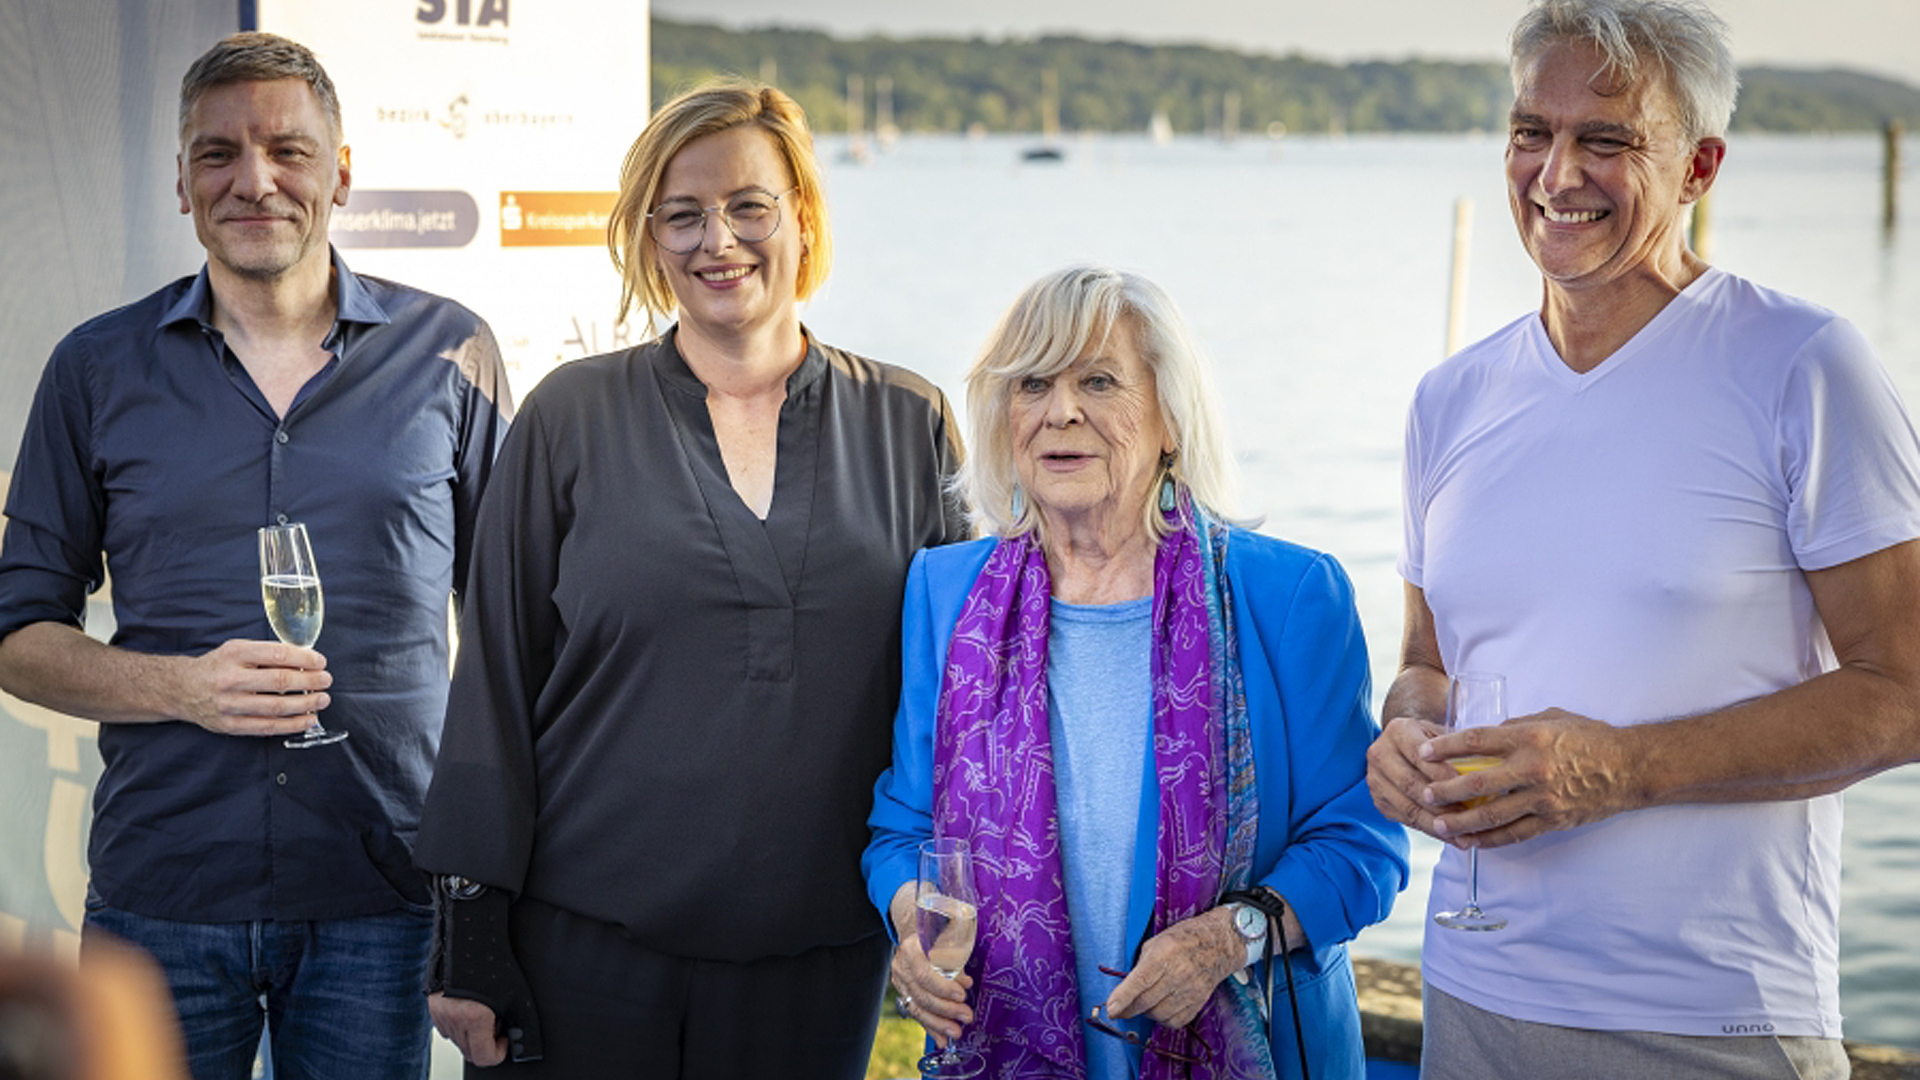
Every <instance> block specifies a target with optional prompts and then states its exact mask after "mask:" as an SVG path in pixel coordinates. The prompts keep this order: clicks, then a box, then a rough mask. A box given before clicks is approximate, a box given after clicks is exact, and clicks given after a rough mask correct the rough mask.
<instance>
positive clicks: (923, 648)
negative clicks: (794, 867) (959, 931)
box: [860, 551, 946, 936]
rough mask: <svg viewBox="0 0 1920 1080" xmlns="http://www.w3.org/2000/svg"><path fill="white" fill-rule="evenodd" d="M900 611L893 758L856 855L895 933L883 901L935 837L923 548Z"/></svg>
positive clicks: (929, 612) (933, 701)
mask: <svg viewBox="0 0 1920 1080" xmlns="http://www.w3.org/2000/svg"><path fill="white" fill-rule="evenodd" d="M902 609H903V613H902V616H901V652H902V655H901V676H902V678H901V686H900V705H899V708H898V709H897V710H896V711H895V712H894V718H893V764H892V766H891V767H890V768H888V769H887V770H886V771H885V772H883V773H881V774H880V779H879V781H878V782H877V783H875V784H874V787H873V813H872V814H871V815H870V816H869V817H868V818H867V825H868V827H870V828H871V829H872V830H873V838H872V840H870V841H869V842H868V844H867V850H866V852H865V853H864V854H863V855H862V856H861V857H860V869H861V871H862V872H863V873H864V874H865V875H866V878H867V895H868V897H870V898H871V899H872V900H873V906H874V907H876V908H878V909H879V910H880V916H881V921H882V922H884V923H886V924H887V933H888V935H889V936H891V935H892V934H893V933H894V926H893V920H892V918H891V917H889V914H888V911H887V907H888V905H889V904H890V903H891V902H892V900H893V894H894V893H895V892H898V891H899V889H900V886H901V885H903V884H905V883H906V882H908V881H911V880H913V878H914V876H915V875H916V874H918V873H919V850H920V842H921V841H923V840H926V839H929V838H931V837H932V836H933V724H934V713H935V711H936V708H937V706H938V704H939V696H940V678H941V669H942V667H943V664H942V658H943V657H944V656H945V652H946V650H945V647H944V646H945V642H944V641H936V640H935V638H936V637H937V636H938V635H937V633H936V631H935V628H934V625H933V623H934V614H933V604H932V597H931V595H930V590H929V586H928V574H927V553H926V552H924V551H922V552H920V553H919V554H917V555H915V556H914V557H913V565H912V566H911V567H909V568H908V570H907V589H906V599H905V601H904V603H903V604H902Z"/></svg>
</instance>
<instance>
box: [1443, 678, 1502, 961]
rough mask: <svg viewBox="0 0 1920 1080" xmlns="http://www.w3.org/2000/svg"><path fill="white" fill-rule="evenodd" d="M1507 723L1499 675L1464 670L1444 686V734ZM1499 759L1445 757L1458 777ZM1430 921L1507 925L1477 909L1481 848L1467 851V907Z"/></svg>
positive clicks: (1477, 800)
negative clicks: (1445, 698) (1445, 696)
mask: <svg viewBox="0 0 1920 1080" xmlns="http://www.w3.org/2000/svg"><path fill="white" fill-rule="evenodd" d="M1506 722H1507V680H1506V678H1505V677H1503V676H1500V675H1492V674H1488V673H1486V672H1479V671H1463V672H1461V673H1459V674H1458V675H1455V676H1454V677H1453V678H1452V680H1451V681H1450V682H1449V683H1448V684H1447V731H1448V732H1449V733H1451V732H1455V731H1465V730H1467V729H1468V728H1477V727H1492V726H1494V725H1497V724H1504V723H1506ZM1501 760H1502V759H1501V758H1497V757H1486V756H1484V755H1479V754H1476V755H1473V756H1471V757H1461V758H1448V759H1447V764H1449V765H1451V766H1453V768H1454V770H1455V771H1456V772H1458V773H1460V774H1461V775H1463V776H1464V775H1466V774H1467V773H1473V772H1479V771H1480V770H1481V769H1490V768H1492V767H1493V766H1495V765H1498V764H1500V762H1501ZM1492 799H1493V796H1491V795H1478V796H1475V797H1474V798H1471V799H1468V800H1466V801H1465V802H1464V803H1462V804H1461V806H1462V807H1464V808H1466V809H1469V810H1470V809H1472V808H1473V807H1476V806H1479V805H1481V804H1483V803H1486V802H1488V801H1490V800H1492ZM1433 921H1434V922H1437V923H1439V924H1440V925H1441V926H1444V927H1446V928H1447V929H1449V930H1498V929H1500V928H1502V927H1504V926H1506V925H1507V920H1506V917H1505V916H1503V915H1493V914H1489V913H1488V912H1486V911H1483V910H1481V907H1480V849H1479V848H1477V847H1471V848H1468V849H1467V906H1465V907H1463V908H1461V909H1460V910H1458V911H1442V912H1439V913H1438V914H1436V915H1434V917H1433Z"/></svg>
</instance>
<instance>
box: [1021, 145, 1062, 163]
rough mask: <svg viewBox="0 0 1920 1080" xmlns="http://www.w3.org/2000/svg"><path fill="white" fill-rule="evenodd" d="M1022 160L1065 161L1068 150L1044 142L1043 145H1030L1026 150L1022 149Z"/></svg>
mask: <svg viewBox="0 0 1920 1080" xmlns="http://www.w3.org/2000/svg"><path fill="white" fill-rule="evenodd" d="M1020 160H1021V161H1033V162H1048V161H1065V160H1067V152H1066V151H1065V150H1063V149H1061V148H1060V147H1058V146H1051V145H1044V144H1043V145H1041V146H1029V147H1027V148H1026V149H1025V150H1022V151H1020Z"/></svg>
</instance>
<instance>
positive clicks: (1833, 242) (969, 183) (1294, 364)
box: [804, 136, 1920, 1049]
mask: <svg viewBox="0 0 1920 1080" xmlns="http://www.w3.org/2000/svg"><path fill="white" fill-rule="evenodd" d="M1030 142H1031V140H1020V139H983V140H963V139H958V138H935V137H927V138H909V139H905V140H903V141H901V142H900V143H899V144H898V145H897V146H895V147H894V148H893V149H892V150H891V151H890V152H888V153H883V154H878V155H876V156H874V157H873V159H872V160H870V161H869V162H867V163H865V164H862V165H854V164H848V163H844V162H842V161H841V160H840V158H841V151H842V150H843V148H844V142H843V141H836V140H834V139H825V140H823V143H822V150H823V157H825V158H826V159H827V161H828V176H827V183H828V195H829V198H830V205H831V209H832V213H833V226H834V228H833V236H834V243H835V246H836V249H837V251H836V260H835V262H836V265H835V269H834V273H833V277H832V280H831V281H830V282H829V284H828V287H827V289H826V290H825V291H824V292H823V293H822V294H821V295H820V296H819V297H817V298H816V299H815V300H814V302H813V303H812V304H811V305H809V306H808V308H807V310H806V312H805V314H804V318H805V319H806V321H807V323H808V325H809V326H810V327H811V328H812V329H813V330H814V331H815V332H816V333H817V334H819V336H820V337H821V338H822V339H823V340H826V341H830V342H832V343H834V344H836V345H841V346H844V347H846V348H849V349H852V350H854V351H856V352H861V353H865V354H868V355H871V356H875V357H878V358H881V359H885V360H890V361H893V362H895V363H900V364H904V365H906V366H908V367H911V368H914V369H915V370H917V371H919V372H921V373H922V374H924V375H926V376H928V377H929V378H932V379H933V380H934V381H936V382H938V383H939V384H940V385H941V386H942V387H943V388H944V389H946V390H947V392H948V394H949V395H950V396H953V397H954V398H955V399H956V404H958V403H959V402H958V398H959V396H960V394H961V392H962V387H961V377H962V375H963V374H964V372H965V370H966V368H967V366H968V364H969V363H970V362H971V360H972V358H973V354H974V351H975V350H976V349H977V348H978V347H979V345H980V343H981V342H982V341H983V340H984V339H985V337H986V334H987V331H988V329H989V328H990V327H991V326H992V324H993V322H994V320H995V319H996V318H997V317H998V315H999V314H1000V312H1001V311H1002V310H1003V309H1004V308H1005V306H1006V305H1007V304H1008V303H1009V302H1010V301H1011V300H1012V299H1013V297H1014V295H1015V294H1016V293H1017V292H1018V291H1019V290H1020V289H1021V288H1022V287H1023V286H1025V285H1026V284H1027V283H1028V282H1030V281H1032V280H1033V279H1034V278H1036V277H1038V276H1039V275H1040V274H1042V273H1044V272H1046V271H1048V270H1051V269H1055V268H1057V267H1059V266H1062V265H1065V264H1067V263H1070V262H1079V261H1098V262H1106V263H1112V264H1114V265H1118V266H1120V267H1123V268H1125V269H1130V270H1136V271H1139V272H1141V273H1144V274H1146V275H1147V276H1148V277H1150V278H1152V279H1154V280H1155V281H1157V282H1158V283H1159V284H1160V285H1162V286H1163V287H1165V288H1166V289H1167V291H1168V292H1170V293H1171V294H1172V295H1173V297H1174V298H1175V299H1176V300H1177V301H1178V302H1179V303H1180V304H1181V306H1182V307H1183V308H1184V309H1185V311H1186V313H1187V315H1188V317H1189V319H1190V320H1191V322H1192V323H1193V326H1194V328H1195V330H1196V332H1197V334H1198V336H1199V339H1200V340H1201V342H1202V343H1203V345H1204V346H1205V348H1206V350H1207V351H1208V353H1209V354H1210V355H1211V356H1212V357H1213V358H1214V361H1215V363H1216V366H1217V368H1218V370H1219V376H1220V386H1221V389H1222V391H1223V393H1224V396H1225V398H1226V402H1227V411H1228V417H1229V420H1230V424H1231V432H1232V438H1233V442H1234V446H1235V449H1236V451H1237V452H1238V454H1239V456H1240V458H1241V461H1242V464H1243V468H1244V472H1245V480H1246V492H1245V494H1246V503H1247V505H1246V509H1248V510H1252V511H1255V512H1259V513H1262V514H1264V515H1265V516H1266V525H1265V528H1266V530H1267V531H1269V532H1272V533H1274V534H1276V535H1280V536H1284V537H1287V538H1289V539H1292V540H1296V541H1299V542H1301V543H1304V544H1308V545H1310V546H1313V547H1317V548H1321V549H1324V550H1327V551H1330V552H1332V553H1333V554H1335V555H1336V556H1337V557H1338V558H1339V559H1340V560H1341V562H1342V563H1344V564H1345V566H1346V568H1347V570H1348V572H1349V573H1350V574H1351V575H1352V577H1353V580H1354V585H1355V588H1356V590H1357V593H1358V596H1359V602H1360V607H1361V614H1362V617H1363V619H1364V620H1365V623H1366V627H1367V631H1368V637H1369V640H1370V642H1371V647H1372V656H1373V667H1374V682H1375V688H1376V693H1379V692H1381V691H1382V690H1383V689H1384V687H1385V686H1386V684H1387V682H1388V680H1389V679H1390V678H1391V674H1392V671H1393V665H1394V663H1395V661H1396V659H1397V647H1398V642H1399V635H1400V597H1401V583H1400V579H1399V577H1398V576H1397V575H1396V574H1395V573H1394V569H1393V562H1394V558H1395V556H1396V555H1397V553H1398V550H1399V543H1400V495H1399V458H1400V443H1401V427H1402V423H1403V421H1404V418H1405V410H1406V405H1407V401H1408V399H1409V397H1410V396H1411V394H1412V392H1413V387H1414V384H1415V382H1416V381H1417V380H1418V379H1419V377H1420V375H1421V374H1422V373H1423V372H1425V371H1426V370H1427V369H1428V368H1429V367H1431V366H1432V365H1433V364H1435V363H1437V362H1438V361H1439V360H1440V359H1441V354H1442V351H1443V347H1444V338H1445V324H1446V309H1447V282H1448V268H1449V264H1450V259H1451V254H1450V252H1451V243H1452V237H1453V215H1454V204H1455V201H1456V200H1457V199H1460V198H1466V199H1469V200H1471V201H1472V204H1473V212H1474V224H1473V229H1472V239H1473V245H1472V261H1471V270H1470V274H1469V300H1468V316H1467V322H1466V340H1469V341H1471V340H1473V339H1475V338H1478V337H1481V336H1483V335H1485V334H1487V333H1490V332H1491V331H1493V330H1495V329H1498V328H1499V327H1500V326H1503V325H1505V324H1506V323H1508V322H1510V321H1512V320H1513V319H1514V318H1515V317H1517V316H1519V315H1521V314H1523V313H1524V312H1526V311H1529V310H1532V309H1534V308H1536V307H1537V306H1538V303H1539V294H1540V285H1539V278H1538V276H1537V274H1536V273H1535V271H1534V269H1533V266H1532V264H1531V263H1529V262H1528V261H1527V259H1526V255H1525V253H1524V251H1522V249H1521V247H1520V245H1519V242H1518V240H1517V239H1516V238H1515V236H1514V231H1513V226H1512V222H1511V219H1510V218H1509V217H1508V214H1507V209H1506V195H1505V187H1504V182H1503V179H1502V173H1501V161H1500V158H1501V149H1502V143H1501V140H1500V138H1498V137H1495V136H1464V137H1365V138H1362V137H1354V138H1347V139H1330V138H1288V139H1286V140H1283V141H1279V142H1272V141H1269V140H1267V139H1264V138H1262V139H1243V140H1241V141H1239V142H1237V143H1233V144H1222V143H1219V142H1212V141H1201V140H1198V139H1193V140H1175V141H1174V142H1173V143H1171V144H1169V145H1166V146H1156V145H1153V144H1152V143H1151V142H1149V141H1147V140H1145V139H1134V138H1101V139H1096V140H1088V141H1070V142H1069V143H1067V144H1066V145H1067V160H1066V161H1065V162H1064V163H1063V164H1058V165H1025V164H1021V163H1020V162H1019V160H1018V159H1019V151H1020V149H1021V148H1022V147H1024V146H1027V145H1029V144H1030ZM1880 153H1881V151H1880V141H1879V139H1878V138H1877V137H1869V136H1845V137H1763V136H1747V137H1740V136H1736V137H1735V138H1734V139H1733V140H1732V149H1731V152H1730V153H1729V154H1728V157H1727V163H1726V167H1725V169H1724V171H1723V172H1722V174H1721V179H1720V181H1719V183H1718V184H1717V185H1716V187H1715V190H1714V197H1713V205H1712V208H1711V218H1712V221H1713V225H1714V228H1713V233H1714V238H1713V248H1712V256H1713V258H1712V261H1713V262H1715V263H1716V264H1718V265H1720V266H1722V267H1724V268H1726V269H1728V270H1731V271H1733V272H1735V273H1738V274H1741V275H1743V276H1746V277H1750V278H1752V279H1754V280H1756V281H1758V282H1761V283H1763V284H1766V285H1769V286H1772V287H1774V288H1779V289H1783V290H1785V291H1787V292H1790V293H1793V294H1796V295H1799V296H1803V297H1806V298H1808V299H1811V300H1814V301H1817V302H1819V303H1822V304H1825V305H1827V306H1828V307H1831V308H1833V309H1835V310H1837V311H1839V312H1841V313H1842V314H1844V315H1846V316H1847V317H1848V318H1850V319H1852V320H1853V321H1854V322H1855V323H1856V324H1857V325H1859V326H1860V328H1861V329H1862V330H1863V331H1864V332H1865V333H1866V335H1867V336H1868V337H1869V338H1870V339H1871V340H1872V341H1873V342H1874V344H1875V346H1876V347H1877V348H1878V349H1879V351H1880V355H1881V357H1882V359H1883V360H1884V361H1885V362H1886V364H1887V366H1888V368H1889V369H1890V370H1891V371H1892V372H1893V376H1894V379H1895V381H1896V383H1898V384H1899V386H1900V388H1901V392H1902V393H1903V394H1904V396H1905V397H1906V400H1907V401H1908V402H1910V403H1920V183H1917V182H1916V181H1915V179H1914V178H1913V176H1912V175H1911V174H1912V172H1913V170H1909V172H1910V175H1909V178H1908V179H1907V180H1906V181H1905V182H1904V187H1903V191H1902V195H1903V199H1902V202H1903V204H1904V205H1905V207H1906V208H1907V215H1906V216H1907V221H1906V224H1905V227H1904V229H1901V230H1898V231H1896V232H1894V233H1887V232H1885V231H1883V229H1882V228H1881V224H1880V214H1881V209H1880V208H1881V196H1880V183H1881V181H1880V167H1881V166H1880ZM1916 154H1920V148H1916V147H1915V146H1914V140H1909V146H1908V155H1909V157H1913V156H1915V155H1916ZM1916 809H1920V769H1911V768H1910V769H1905V770H1897V771H1895V772H1892V773H1888V774H1885V775H1883V776H1880V777H1878V778H1875V779H1873V780H1870V781H1867V782H1866V783H1863V784H1860V785H1858V786H1857V787H1855V788H1854V789H1853V790H1852V791H1850V792H1849V793H1848V795H1847V829H1846V843H1845V853H1844V863H1843V865H1844V868H1845V869H1844V878H1843V882H1844V888H1843V910H1842V922H1841V1005H1842V1008H1843V1009H1844V1010H1845V1013H1846V1025H1847V1026H1846V1031H1847V1036H1848V1037H1849V1038H1852V1039H1863V1040H1867V1041H1872V1042H1882V1043H1891V1044H1895V1045H1901V1046H1907V1047H1912V1048H1916V1049H1920V816H1917V815H1916ZM1415 841H1416V843H1415V848H1414V863H1415V874H1414V885H1413V887H1412V888H1410V889H1409V890H1408V892H1407V893H1406V894H1405V895H1403V896H1402V897H1401V899H1400V902H1399V905H1398V907H1397V909H1396V912H1395V914H1394V916H1393V917H1392V919H1390V920H1389V921H1388V922H1386V923H1384V924H1382V925H1381V926H1378V927H1375V928H1373V929H1371V930H1369V931H1367V932H1366V933H1365V934H1364V935H1363V936H1362V937H1361V938H1360V941H1359V944H1358V949H1359V950H1360V951H1362V952H1365V953H1368V954H1371V955H1377V956H1385V957H1390V958H1394V959H1400V960H1414V959H1416V958H1417V957H1418V955H1419V947H1420V937H1421V933H1422V925H1421V924H1422V915H1423V912H1424V910H1425V907H1426V896H1425V892H1426V880H1427V876H1428V870H1429V869H1430V868H1431V866H1432V864H1433V861H1434V859H1435V858H1436V857H1437V853H1438V845H1437V844H1435V843H1434V842H1432V841H1430V840H1427V839H1425V838H1424V837H1416V838H1415Z"/></svg>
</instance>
